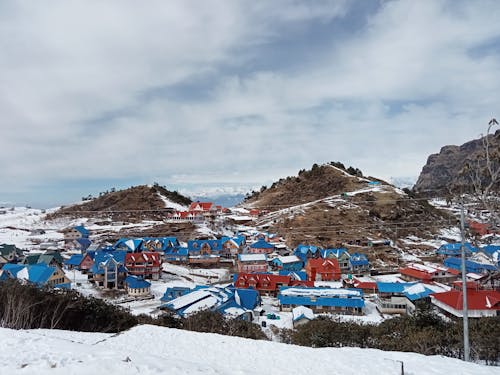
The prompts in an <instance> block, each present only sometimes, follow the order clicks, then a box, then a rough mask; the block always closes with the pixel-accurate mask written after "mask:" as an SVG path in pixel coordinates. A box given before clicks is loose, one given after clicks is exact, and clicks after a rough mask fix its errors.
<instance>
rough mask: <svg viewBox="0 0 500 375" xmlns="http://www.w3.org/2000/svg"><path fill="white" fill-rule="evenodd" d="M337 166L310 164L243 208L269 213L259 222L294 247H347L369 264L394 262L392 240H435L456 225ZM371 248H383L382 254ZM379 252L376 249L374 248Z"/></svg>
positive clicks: (394, 191) (392, 190)
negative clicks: (372, 262)
mask: <svg viewBox="0 0 500 375" xmlns="http://www.w3.org/2000/svg"><path fill="white" fill-rule="evenodd" d="M342 167H343V166H342V165H340V164H339V163H333V164H332V163H331V164H325V165H321V166H318V165H314V166H313V167H312V169H311V170H308V171H300V172H299V174H298V176H296V177H287V178H285V179H281V180H279V181H277V182H276V183H274V184H273V185H272V186H271V187H270V188H263V189H261V191H260V192H258V193H254V194H253V195H252V196H250V197H248V198H247V200H246V201H245V202H244V204H243V206H244V207H246V208H258V209H262V210H266V211H269V212H268V213H266V214H265V215H263V216H262V217H261V218H260V219H259V222H258V225H259V226H260V227H261V228H268V229H269V230H270V231H273V232H277V233H279V234H280V235H281V236H283V237H285V239H286V241H287V244H288V245H289V246H291V247H295V246H296V245H297V244H299V243H308V244H312V245H320V246H325V247H338V246H346V247H348V248H349V247H352V250H354V251H361V252H365V253H367V255H369V256H370V257H371V258H372V260H378V261H380V262H383V263H386V264H389V263H392V262H393V263H396V262H397V258H398V256H399V254H398V252H397V251H395V249H394V247H389V246H385V247H384V246H383V244H386V245H387V244H388V243H389V242H391V241H392V244H396V246H397V247H400V248H403V249H404V248H405V247H407V246H406V244H405V242H404V241H401V240H403V239H405V238H406V237H408V236H417V237H419V238H434V237H435V235H436V234H437V233H438V232H439V230H440V229H441V228H443V227H447V226H450V224H454V223H455V221H454V219H452V218H451V217H450V216H449V215H448V214H447V213H445V212H444V211H441V210H438V209H436V208H434V207H433V206H431V205H430V204H429V203H428V202H427V201H426V200H424V199H415V198H414V197H413V196H412V194H411V192H410V191H409V190H406V192H407V193H409V194H407V193H405V192H404V191H402V190H400V189H398V188H396V187H394V186H392V185H390V184H388V183H386V182H384V181H381V180H378V179H375V178H373V177H369V178H365V177H363V176H362V174H361V171H359V170H358V169H354V168H350V169H349V168H348V169H345V168H342ZM375 244H377V245H379V244H380V245H381V246H380V250H378V249H375V246H374V245H375ZM377 248H378V246H377Z"/></svg>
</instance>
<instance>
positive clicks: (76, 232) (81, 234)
mask: <svg viewBox="0 0 500 375" xmlns="http://www.w3.org/2000/svg"><path fill="white" fill-rule="evenodd" d="M63 234H64V241H65V242H71V241H75V240H77V239H78V238H89V235H90V232H89V231H88V230H87V229H86V228H85V227H84V226H83V225H78V226H76V227H72V228H68V229H64V230H63Z"/></svg>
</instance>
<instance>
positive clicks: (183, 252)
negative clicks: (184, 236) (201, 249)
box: [163, 246, 189, 263]
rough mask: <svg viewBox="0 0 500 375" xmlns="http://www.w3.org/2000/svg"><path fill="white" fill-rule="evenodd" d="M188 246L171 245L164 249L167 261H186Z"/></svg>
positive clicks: (164, 256) (164, 257)
mask: <svg viewBox="0 0 500 375" xmlns="http://www.w3.org/2000/svg"><path fill="white" fill-rule="evenodd" d="M188 257H189V254H188V248H187V247H182V246H176V247H169V248H167V249H165V250H164V251H163V259H164V260H165V261H166V262H173V263H185V262H187V261H188Z"/></svg>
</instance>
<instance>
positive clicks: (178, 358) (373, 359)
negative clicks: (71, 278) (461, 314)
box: [0, 326, 500, 375]
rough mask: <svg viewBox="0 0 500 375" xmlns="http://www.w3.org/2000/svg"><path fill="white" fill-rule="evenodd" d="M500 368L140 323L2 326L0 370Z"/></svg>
mask: <svg viewBox="0 0 500 375" xmlns="http://www.w3.org/2000/svg"><path fill="white" fill-rule="evenodd" d="M399 361H403V362H404V369H405V374H412V375H418V374H422V375H432V374H462V375H483V374H484V375H486V374H488V375H492V374H500V368H498V367H497V368H495V367H487V366H481V365H477V364H472V363H464V362H462V361H460V360H458V359H451V358H446V357H438V356H432V357H426V356H423V355H420V354H414V353H400V352H383V351H380V350H374V349H359V348H340V349H334V348H322V349H313V348H305V347H299V346H293V345H286V344H279V343H274V342H267V341H254V340H247V339H241V338H236V337H228V336H221V335H215V334H206V333H196V332H188V331H181V330H175V329H168V328H162V327H154V326H138V327H135V328H133V329H131V330H130V331H128V332H124V333H122V334H118V335H110V334H102V333H80V332H67V331H56V330H53V331H50V330H27V331H14V330H10V329H0V373H1V374H17V373H19V374H37V375H44V374H50V375H56V374H64V375H69V374H71V375H78V374H85V375H87V374H120V375H125V374H139V373H140V374H259V375H262V374H276V375H279V374H290V373H297V374H306V373H307V374H316V375H319V374H342V375H350V374H353V375H354V374H355V375H363V374H367V375H372V374H388V375H390V374H400V373H401V372H400V362H399Z"/></svg>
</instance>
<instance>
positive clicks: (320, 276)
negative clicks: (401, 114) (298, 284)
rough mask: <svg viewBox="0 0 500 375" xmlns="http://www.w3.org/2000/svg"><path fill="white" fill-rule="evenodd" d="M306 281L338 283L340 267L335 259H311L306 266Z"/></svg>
mask: <svg viewBox="0 0 500 375" xmlns="http://www.w3.org/2000/svg"><path fill="white" fill-rule="evenodd" d="M305 268H306V273H307V280H311V281H316V280H322V281H332V280H335V281H338V280H340V275H341V272H340V266H339V262H338V260H337V259H335V258H333V259H323V258H317V259H314V258H311V259H308V260H307V264H306V267H305Z"/></svg>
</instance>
